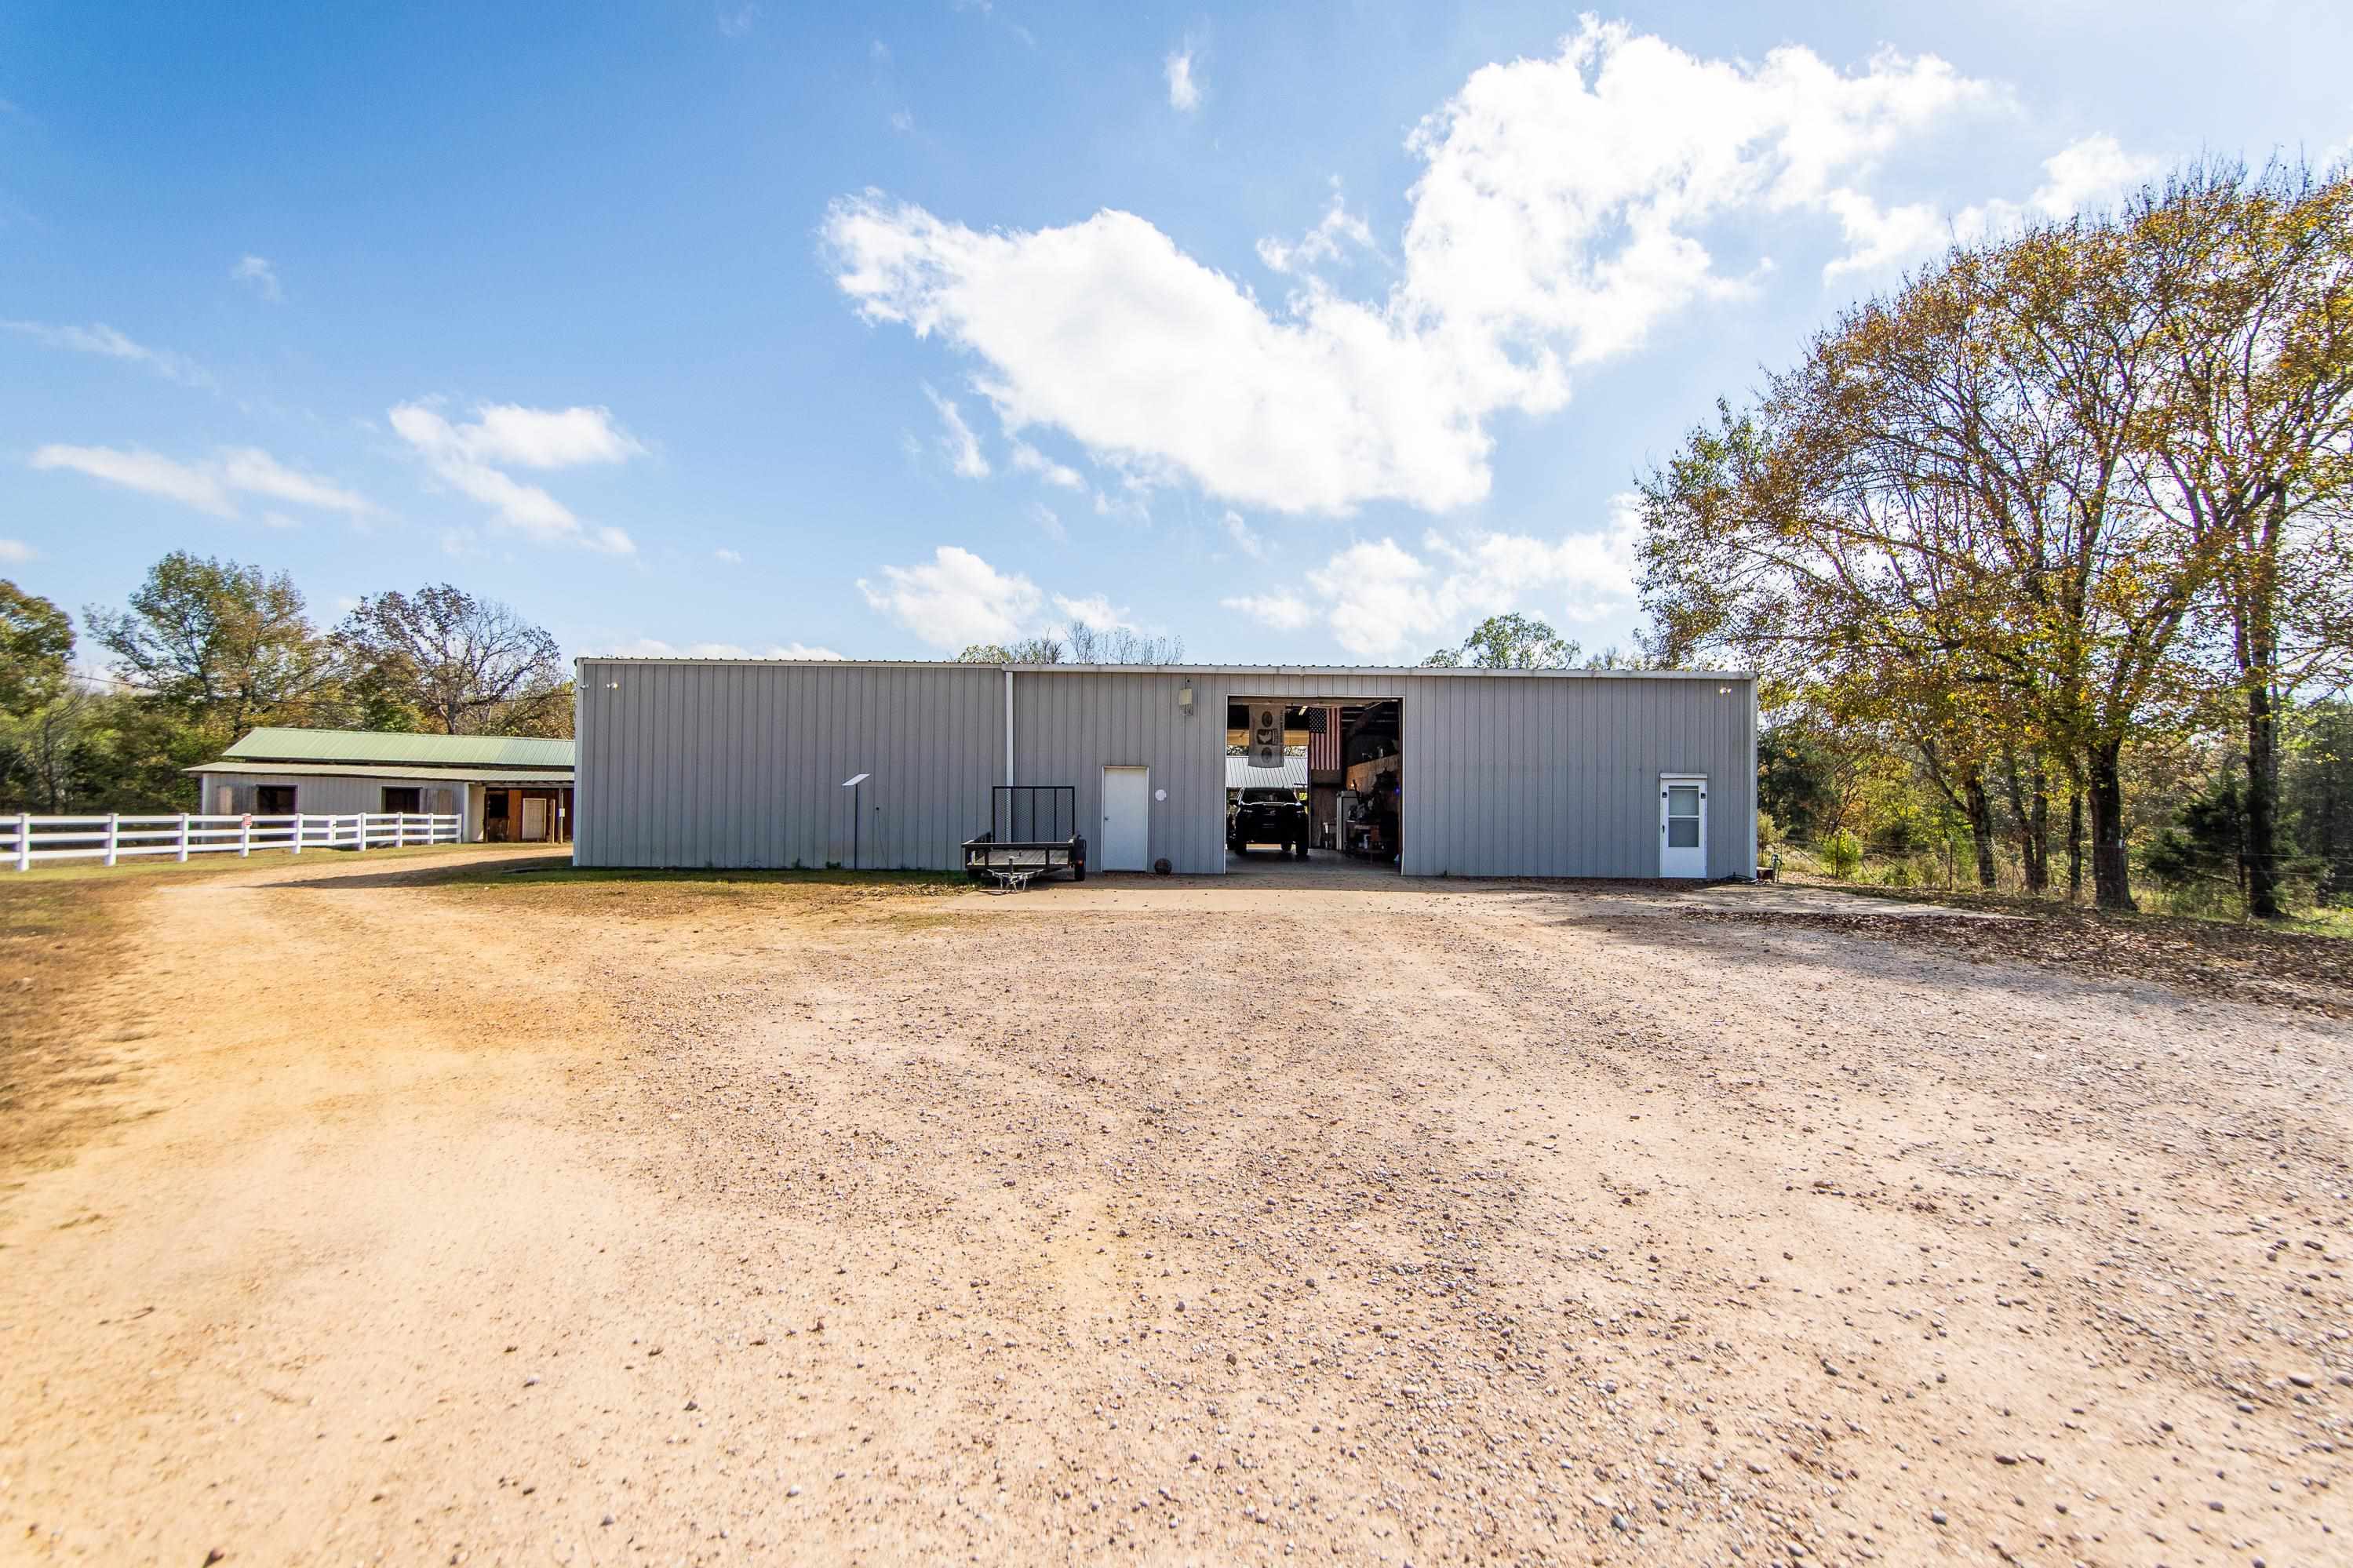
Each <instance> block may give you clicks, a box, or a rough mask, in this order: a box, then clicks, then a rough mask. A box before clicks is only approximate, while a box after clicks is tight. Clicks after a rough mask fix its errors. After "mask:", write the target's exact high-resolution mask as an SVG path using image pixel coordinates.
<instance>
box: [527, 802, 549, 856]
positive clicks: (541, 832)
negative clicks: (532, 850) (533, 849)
mask: <svg viewBox="0 0 2353 1568" xmlns="http://www.w3.org/2000/svg"><path fill="white" fill-rule="evenodd" d="M545 837H547V802H546V800H545V799H544V798H543V797H542V796H540V795H525V796H523V798H522V839H523V842H524V843H526V844H537V843H539V842H540V841H541V840H542V839H543V838H545Z"/></svg>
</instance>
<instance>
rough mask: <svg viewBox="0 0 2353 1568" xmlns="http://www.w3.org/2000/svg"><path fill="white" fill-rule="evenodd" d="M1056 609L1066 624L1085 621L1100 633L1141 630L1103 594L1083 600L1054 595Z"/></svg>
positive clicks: (1092, 595) (1093, 595)
mask: <svg viewBox="0 0 2353 1568" xmlns="http://www.w3.org/2000/svg"><path fill="white" fill-rule="evenodd" d="M1054 608H1056V609H1057V610H1060V612H1061V613H1062V620H1063V622H1064V623H1065V624H1068V623H1070V622H1072V621H1084V622H1085V623H1086V624H1087V625H1089V626H1092V627H1093V628H1094V629H1095V630H1097V631H1099V632H1108V631H1117V630H1118V629H1119V628H1121V627H1123V626H1124V627H1126V628H1127V629H1128V630H1129V631H1136V630H1139V629H1141V628H1139V627H1138V626H1136V625H1135V623H1134V622H1133V621H1131V620H1129V619H1128V618H1127V612H1126V611H1125V610H1123V609H1119V608H1116V607H1114V606H1113V604H1112V602H1111V600H1110V599H1109V598H1108V597H1106V596H1105V595H1102V594H1090V595H1087V596H1086V597H1085V598H1083V599H1073V598H1071V597H1070V596H1069V595H1063V594H1057V595H1054Z"/></svg>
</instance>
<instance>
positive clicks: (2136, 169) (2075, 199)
mask: <svg viewBox="0 0 2353 1568" xmlns="http://www.w3.org/2000/svg"><path fill="white" fill-rule="evenodd" d="M2164 167H2165V160H2164V159H2163V158H2160V157H2158V156H2155V155H2153V154H2147V153H2127V152H2126V151H2125V149H2124V144H2123V143H2122V142H2118V141H2117V140H2116V138H2115V137H2113V136H2110V135H2108V134H2106V133H2105V132H2101V133H2098V134H2095V135H2091V136H2085V137H2083V138H2081V139H2080V140H2078V141H2074V142H2069V143H2068V144H2067V145H2066V146H2064V147H2062V148H2061V149H2059V151H2058V152H2056V153H2052V154H2051V156H2050V157H2048V158H2045V159H2044V160H2042V184H2039V185H2037V186H2036V187H2035V188H2034V192H2033V194H2032V195H2030V196H2028V197H2027V198H2026V200H2025V201H2024V202H2013V201H2009V200H2006V199H2004V198H2001V197H1999V196H1997V197H1995V198H1993V199H1992V200H1989V201H1985V202H1980V203H1978V204H1977V205H1974V206H1967V207H1963V208H1962V209H1961V210H1960V211H1959V212H1957V213H1955V214H1954V215H1953V218H1952V222H1951V224H1950V226H1948V227H1947V226H1941V225H1940V226H1938V228H1937V232H1936V233H1935V234H1934V235H1932V236H1929V237H1927V239H1926V242H1925V243H1923V244H1921V245H1920V246H1918V247H1916V248H1915V251H1914V252H1913V254H1914V256H1915V257H1916V256H1919V255H1925V254H1927V253H1929V252H1931V251H1934V250H1936V249H1937V248H1938V247H1941V246H1943V245H1945V244H1947V242H1948V241H1950V240H1955V239H1958V240H1962V241H1975V240H1981V239H1991V238H1999V237H2001V236H2003V235H2005V234H2009V233H2010V232H2012V231H2014V230H2016V229H2018V228H2020V227H2021V226H2024V225H2026V224H2029V223H2037V222H2054V221H2063V220H2065V219H2067V218H2071V217H2073V216H2075V215H2076V214H2078V213H2094V212H2098V211H2100V210H2102V209H2104V208H2108V207H2113V206H2115V205H2116V204H2117V203H2119V202H2121V201H2122V200H2123V199H2124V198H2125V197H2126V195H2128V194H2130V193H2131V192H2132V191H2133V190H2134V189H2135V188H2136V187H2137V186H2139V185H2141V184H2144V183H2146V182H2147V181H2148V180H2150V179H2152V178H2154V177H2155V176H2156V175H2157V174H2158V172H2159V171H2161V170H2162V169H2163V168H2164Z"/></svg>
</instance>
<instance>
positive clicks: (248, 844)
mask: <svg viewBox="0 0 2353 1568" xmlns="http://www.w3.org/2000/svg"><path fill="white" fill-rule="evenodd" d="M237 858H238V859H240V860H249V859H251V858H253V813H251V812H249V811H248V812H247V813H246V814H245V815H244V816H240V817H238V818H237Z"/></svg>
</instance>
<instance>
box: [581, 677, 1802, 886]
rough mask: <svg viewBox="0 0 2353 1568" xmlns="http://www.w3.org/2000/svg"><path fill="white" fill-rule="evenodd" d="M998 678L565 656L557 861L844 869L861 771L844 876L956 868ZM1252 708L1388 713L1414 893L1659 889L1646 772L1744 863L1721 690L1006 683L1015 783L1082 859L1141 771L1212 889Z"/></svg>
mask: <svg viewBox="0 0 2353 1568" xmlns="http://www.w3.org/2000/svg"><path fill="white" fill-rule="evenodd" d="M1004 679H1005V677H1004V672H1003V671H1002V670H1001V669H999V668H995V667H989V666H974V667H970V668H959V667H956V666H936V665H906V666H894V665H856V664H820V663H806V664H804V663H783V662H777V663H726V662H707V663H697V662H664V661H659V660H655V661H641V660H619V659H616V660H605V659H588V660H583V661H582V663H581V666H580V681H579V687H578V690H579V693H580V696H579V710H578V726H577V734H578V745H579V759H578V764H577V767H578V790H579V794H578V798H577V807H576V810H577V816H576V821H575V858H576V859H577V860H578V861H579V863H580V864H582V865H590V866H720V867H736V866H744V867H748V866H791V865H807V866H822V865H826V864H828V863H829V862H847V861H848V859H849V799H848V792H846V791H844V790H842V789H841V788H840V787H839V784H840V781H841V780H843V779H845V778H847V777H849V775H850V774H852V773H860V772H871V773H873V774H874V778H873V779H872V780H871V782H870V783H869V784H868V785H867V792H866V794H867V802H866V803H867V805H868V806H869V808H870V810H869V816H868V822H869V837H868V846H869V847H868V850H867V852H866V855H865V858H864V863H865V864H866V865H868V866H891V867H910V868H953V867H955V865H956V864H958V846H959V845H960V844H961V843H962V841H963V840H964V839H965V838H966V837H970V836H971V835H973V834H975V833H977V832H979V831H981V830H982V829H983V828H984V827H985V826H987V815H988V789H989V786H990V785H991V784H997V783H1002V782H1003V779H1004V708H1003V702H1004ZM1187 681H1190V682H1191V683H1192V684H1193V686H1194V689H1195V702H1194V707H1193V711H1192V713H1191V714H1190V715H1189V716H1187V715H1186V714H1184V713H1183V712H1182V711H1181V710H1179V709H1178V707H1177V704H1176V694H1177V691H1178V689H1180V688H1181V687H1183V686H1184V685H1185V684H1187ZM1253 697H1269V698H1279V699H1283V700H1303V699H1309V698H1319V697H1321V698H1335V699H1343V700H1345V699H1360V698H1368V697H1401V698H1403V699H1404V701H1405V715H1404V718H1405V731H1404V737H1403V750H1404V765H1403V770H1402V777H1401V784H1402V788H1403V792H1404V803H1403V804H1404V813H1405V816H1404V822H1403V829H1404V838H1405V858H1404V863H1403V869H1404V870H1405V871H1407V872H1408V873H1409V874H1413V875H1423V876H1541V877H1653V876H1656V875H1657V873H1658V849H1659V817H1658V813H1659V775H1660V774H1661V773H1704V774H1705V775H1706V776H1707V779H1708V785H1709V787H1708V829H1707V845H1708V871H1709V874H1710V875H1711V876H1742V877H1745V876H1746V875H1748V874H1749V873H1750V871H1751V870H1752V869H1753V867H1754V860H1753V858H1752V856H1751V846H1752V845H1753V843H1754V838H1753V834H1754V826H1753V817H1752V815H1751V814H1752V812H1753V810H1754V807H1755V778H1756V763H1755V742H1756V736H1755V711H1754V699H1753V694H1752V692H1751V689H1750V684H1749V682H1748V681H1746V679H1740V678H1715V677H1699V678H1693V677H1662V676H1609V675H1600V676H1593V677H1583V676H1573V677H1560V676H1540V675H1525V676H1520V675H1494V674H1490V675H1474V674H1468V673H1464V674H1447V675H1440V674H1436V673H1430V674H1424V673H1420V672H1412V673H1402V674H1380V673H1377V672H1355V671H1340V672H1327V673H1317V672H1314V671H1297V672H1288V671H1280V670H1277V671H1265V670H1245V671H1236V670H1195V671H1193V672H1192V673H1190V674H1187V673H1184V672H1181V671H1168V670H1134V671H1127V670H1083V671H1082V670H1067V671H1056V670H1024V671H1020V672H1018V673H1017V674H1016V675H1015V677H1014V732H1015V741H1014V763H1015V768H1016V773H1017V775H1018V782H1020V783H1022V784H1070V785H1071V786H1073V787H1074V788H1075V790H1076V791H1077V795H1078V801H1077V805H1078V818H1079V823H1080V826H1081V830H1082V832H1084V833H1085V834H1086V835H1087V837H1089V838H1090V839H1091V840H1093V839H1097V838H1099V837H1100V835H1101V826H1100V825H1101V821H1102V812H1103V803H1102V779H1103V768H1104V766H1106V765H1110V764H1125V765H1141V766H1143V767H1145V768H1146V769H1148V770H1149V772H1150V789H1151V791H1152V792H1153V793H1154V794H1155V795H1156V794H1157V793H1158V792H1160V791H1164V790H1165V791H1166V792H1167V798H1166V800H1160V799H1154V800H1153V801H1152V803H1151V812H1152V816H1151V823H1150V831H1149V834H1148V842H1149V858H1166V860H1168V861H1169V862H1170V864H1171V865H1172V867H1173V868H1175V869H1176V870H1178V871H1181V872H1208V873H1215V872H1218V871H1221V870H1222V869H1223V868H1224V865H1225V851H1224V838H1225V832H1224V826H1225V798H1226V785H1225V710H1226V705H1227V704H1228V702H1229V701H1239V700H1248V699H1250V698H1253ZM878 807H879V808H880V812H879V816H878V815H877V814H876V812H875V810H874V808H878Z"/></svg>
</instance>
